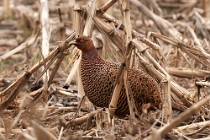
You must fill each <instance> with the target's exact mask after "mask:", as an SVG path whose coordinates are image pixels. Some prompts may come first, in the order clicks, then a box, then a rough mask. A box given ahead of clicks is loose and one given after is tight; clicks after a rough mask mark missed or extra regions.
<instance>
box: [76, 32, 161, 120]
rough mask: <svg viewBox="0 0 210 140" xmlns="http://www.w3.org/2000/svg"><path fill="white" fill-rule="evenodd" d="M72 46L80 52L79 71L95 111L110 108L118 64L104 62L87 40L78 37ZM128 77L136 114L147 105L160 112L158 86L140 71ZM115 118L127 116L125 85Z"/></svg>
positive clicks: (92, 44)
mask: <svg viewBox="0 0 210 140" xmlns="http://www.w3.org/2000/svg"><path fill="white" fill-rule="evenodd" d="M73 42H74V43H72V44H73V45H75V46H76V47H77V48H78V49H79V50H81V51H82V55H81V57H82V58H81V67H80V70H81V79H82V84H83V88H84V92H85V96H86V97H88V99H89V100H90V101H91V102H92V103H93V104H94V105H95V106H97V107H103V108H107V107H109V103H110V101H111V98H112V95H113V91H114V88H115V80H116V78H117V74H118V70H119V68H120V64H117V63H112V62H108V61H105V60H103V59H102V58H101V57H100V56H99V55H98V53H97V49H96V48H95V46H94V43H93V41H92V39H91V38H89V37H88V36H84V35H81V36H79V37H77V38H76V39H75V40H74V41H73ZM127 73H128V77H127V79H128V81H129V83H130V88H131V90H132V94H133V98H134V104H135V106H136V108H137V110H138V111H139V112H140V113H141V112H142V106H143V105H144V104H148V103H149V104H151V108H154V109H160V108H161V105H162V98H161V88H160V85H159V84H158V82H157V81H156V80H155V79H154V78H152V77H151V76H150V75H149V74H147V73H146V72H144V71H142V70H138V69H137V70H135V69H128V70H127ZM114 114H115V115H116V116H118V117H125V116H127V115H129V106H128V101H127V96H126V90H125V87H124V85H123V87H122V88H121V91H120V96H119V100H118V103H117V109H116V111H115V113H114Z"/></svg>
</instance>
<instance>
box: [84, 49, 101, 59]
mask: <svg viewBox="0 0 210 140" xmlns="http://www.w3.org/2000/svg"><path fill="white" fill-rule="evenodd" d="M82 59H83V60H89V61H96V62H103V59H101V58H100V56H99V55H98V53H97V50H96V49H95V48H92V49H90V50H88V51H82Z"/></svg>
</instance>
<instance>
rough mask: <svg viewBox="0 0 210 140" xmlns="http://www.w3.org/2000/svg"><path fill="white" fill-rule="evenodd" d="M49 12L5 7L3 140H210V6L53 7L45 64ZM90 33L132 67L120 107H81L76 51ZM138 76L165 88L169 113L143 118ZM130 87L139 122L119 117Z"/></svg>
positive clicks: (0, 30)
mask: <svg viewBox="0 0 210 140" xmlns="http://www.w3.org/2000/svg"><path fill="white" fill-rule="evenodd" d="M14 5H15V6H14ZM40 7H41V6H40V2H39V1H35V0H30V1H27V0H16V1H14V3H11V2H10V3H8V1H6V0H5V1H4V2H1V3H0V18H1V20H0V91H1V92H0V99H1V100H0V139H21V140H22V139H55V140H57V139H58V140H60V139H145V140H154V139H155V140H158V139H162V138H164V139H169V140H170V139H178V138H179V139H203V140H204V139H210V138H209V135H210V133H209V129H210V123H209V115H210V113H209V112H210V111H209V108H210V105H209V100H210V95H209V91H210V90H209V87H210V83H209V82H210V80H209V74H210V70H209V69H210V55H209V52H210V45H209V41H210V12H209V10H208V9H209V1H208V0H202V1H197V0H189V1H178V0H170V1H165V0H158V1H154V0H147V1H145V0H139V1H138V0H127V1H126V0H125V1H123V0H118V1H117V0H110V1H105V0H103V1H102V0H101V1H99V0H98V1H95V0H92V1H85V0H76V1H67V0H55V1H54V0H50V1H49V3H48V7H49V21H47V22H48V23H49V27H48V28H47V29H48V33H49V37H50V38H49V44H50V53H49V55H48V56H46V57H45V58H44V56H43V55H42V54H41V47H40V46H41V42H42V41H43V38H42V36H41V32H42V30H41V23H43V22H41V21H40V16H39V14H40ZM81 34H84V35H88V36H90V37H92V39H93V40H94V43H95V45H96V46H97V49H98V52H99V54H100V55H101V56H102V57H103V58H104V59H105V60H107V61H112V62H117V63H124V64H126V65H125V67H121V69H120V70H119V71H120V73H119V76H118V78H117V79H118V81H119V82H118V83H119V84H118V85H117V86H116V87H115V90H114V94H113V98H112V101H111V103H110V108H96V107H94V106H93V105H92V104H91V103H90V102H89V101H88V99H87V98H84V100H82V101H81V97H83V96H84V91H83V86H82V82H81V75H80V71H79V70H78V69H79V66H80V65H79V64H80V54H81V52H79V50H78V49H76V48H74V47H73V46H72V45H71V41H72V40H73V39H74V38H75V37H77V36H78V35H81ZM128 68H134V69H142V70H144V71H146V72H147V73H149V74H150V75H151V76H152V77H154V78H155V79H157V80H158V82H159V83H160V85H161V88H162V93H163V95H162V98H163V100H164V104H163V109H162V110H157V111H151V112H147V105H145V106H144V108H143V112H144V114H142V115H141V116H140V118H138V119H137V118H135V116H134V111H135V110H133V108H135V107H133V102H132V96H131V95H130V94H129V93H130V91H129V89H130V88H129V83H128V82H127V80H126V79H127V76H126V74H127V72H126V71H127V69H128ZM47 70H48V71H49V77H48V78H47V79H48V80H45V81H44V82H43V81H42V76H45V72H46V71H47ZM67 77H68V78H67ZM123 84H124V85H126V86H125V87H126V94H127V97H129V99H130V100H129V102H128V103H129V107H130V114H131V115H130V116H128V117H127V118H124V119H119V118H116V117H114V116H113V113H114V111H115V108H116V104H117V100H118V95H119V91H120V89H121V87H122V85H123ZM63 85H64V86H65V87H68V89H64V88H63ZM78 97H79V98H78Z"/></svg>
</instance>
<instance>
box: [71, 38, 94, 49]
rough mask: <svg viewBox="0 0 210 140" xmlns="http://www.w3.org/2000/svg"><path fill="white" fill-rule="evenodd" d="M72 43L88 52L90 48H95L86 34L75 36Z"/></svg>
mask: <svg viewBox="0 0 210 140" xmlns="http://www.w3.org/2000/svg"><path fill="white" fill-rule="evenodd" d="M72 44H73V45H75V46H76V47H77V48H78V49H80V50H81V51H82V52H89V51H91V50H92V49H95V47H94V44H93V41H92V40H91V39H90V38H89V37H87V36H80V37H78V38H76V39H75V40H74V41H73V43H72Z"/></svg>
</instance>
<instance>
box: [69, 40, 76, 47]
mask: <svg viewBox="0 0 210 140" xmlns="http://www.w3.org/2000/svg"><path fill="white" fill-rule="evenodd" d="M69 45H70V46H71V45H75V46H76V45H78V43H77V42H76V41H75V40H73V41H71V42H70V43H69Z"/></svg>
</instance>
